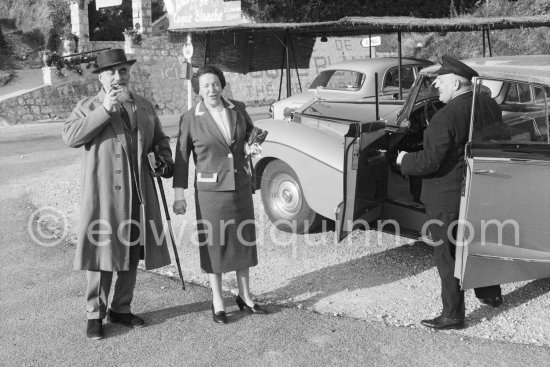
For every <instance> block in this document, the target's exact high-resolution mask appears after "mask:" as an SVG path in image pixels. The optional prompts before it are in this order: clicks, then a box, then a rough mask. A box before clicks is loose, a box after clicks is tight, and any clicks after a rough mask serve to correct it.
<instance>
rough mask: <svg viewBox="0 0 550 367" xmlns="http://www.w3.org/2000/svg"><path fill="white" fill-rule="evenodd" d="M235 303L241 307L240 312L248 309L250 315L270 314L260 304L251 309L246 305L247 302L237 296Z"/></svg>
mask: <svg viewBox="0 0 550 367" xmlns="http://www.w3.org/2000/svg"><path fill="white" fill-rule="evenodd" d="M235 302H237V306H239V310H241V311H243V310H244V309H246V310H247V311H248V312H250V313H255V314H260V315H266V314H267V313H268V312H267V310H264V309H263V308H261V307H260V306H259V305H258V304H256V303H255V304H254V306H252V307H250V306H249V305H247V304H246V302H245V301H243V299H242V298H241V296H237V298H236V299H235Z"/></svg>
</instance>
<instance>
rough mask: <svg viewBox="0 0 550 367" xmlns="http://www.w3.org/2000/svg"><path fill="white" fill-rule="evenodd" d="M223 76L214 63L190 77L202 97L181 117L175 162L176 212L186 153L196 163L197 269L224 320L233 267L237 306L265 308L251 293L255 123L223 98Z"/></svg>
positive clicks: (181, 203) (217, 316)
mask: <svg viewBox="0 0 550 367" xmlns="http://www.w3.org/2000/svg"><path fill="white" fill-rule="evenodd" d="M225 84H226V83H225V78H224V75H223V73H222V71H221V70H220V69H218V68H217V67H215V66H212V65H205V66H203V67H201V68H200V69H199V70H198V71H197V73H196V74H195V76H194V77H193V79H192V85H193V90H194V92H195V93H196V94H198V95H199V96H200V97H201V100H200V102H199V103H198V104H197V105H196V106H195V107H194V108H192V109H190V110H189V111H187V112H186V113H185V114H184V115H183V116H182V117H181V119H180V129H179V136H178V142H177V146H176V159H175V162H176V163H175V167H174V192H175V201H174V207H173V209H174V213H176V214H185V212H186V208H187V203H186V201H185V198H184V190H185V189H186V188H187V182H188V174H189V155H190V154H191V153H193V159H194V162H195V180H194V181H195V204H196V213H197V227H198V228H197V229H198V233H199V242H200V247H199V251H200V263H201V269H202V270H203V271H205V272H206V273H208V275H209V279H210V286H211V288H212V295H213V302H212V314H213V319H214V321H215V322H217V323H224V324H225V323H227V316H226V314H225V309H224V304H223V296H222V273H226V272H229V271H233V270H234V271H236V275H237V283H238V285H239V295H238V296H237V298H236V302H237V305H238V306H239V309H240V310H241V311H243V310H246V311H248V312H251V313H255V314H265V313H267V312H266V311H265V310H264V309H263V308H261V307H260V306H259V305H257V304H255V303H254V301H253V300H252V298H251V296H250V288H249V268H250V267H251V266H255V265H257V264H258V256H257V252H256V227H255V223H254V206H253V203H252V189H251V187H250V185H251V183H250V169H249V166H248V160H247V157H246V154H247V153H248V152H245V149H246V148H245V142H246V139H247V138H248V135H249V134H250V132H251V130H252V128H253V125H252V120H251V119H250V116H249V115H248V113H247V112H246V110H245V106H244V104H243V103H242V102H238V101H233V100H229V99H227V98H224V97H222V91H223V89H224V87H225Z"/></svg>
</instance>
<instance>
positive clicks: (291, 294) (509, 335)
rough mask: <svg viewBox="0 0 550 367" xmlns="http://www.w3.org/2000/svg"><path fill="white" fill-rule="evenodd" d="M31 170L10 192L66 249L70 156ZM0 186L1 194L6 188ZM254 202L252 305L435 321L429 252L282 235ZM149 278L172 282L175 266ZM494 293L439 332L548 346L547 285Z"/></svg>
mask: <svg viewBox="0 0 550 367" xmlns="http://www.w3.org/2000/svg"><path fill="white" fill-rule="evenodd" d="M172 142H173V143H174V139H172ZM67 149H70V148H67ZM35 154H39V153H35ZM27 160H29V161H32V160H33V156H32V154H31V155H29V156H26V157H24V156H21V162H20V163H21V164H24V163H25V162H26V161H27ZM31 173H32V172H31ZM31 173H28V174H26V175H24V176H22V177H19V178H17V179H13V180H12V182H10V185H18V186H23V187H25V188H26V189H27V192H28V195H29V199H30V200H31V202H32V203H33V205H34V206H35V207H36V208H43V207H45V206H50V207H53V208H55V210H57V211H59V212H60V213H62V216H63V217H65V218H66V219H67V224H68V228H69V231H68V233H67V234H66V235H65V234H64V231H63V228H62V227H63V226H62V225H61V222H52V221H51V220H50V221H48V219H47V217H46V216H44V215H42V220H40V223H38V222H37V221H36V220H35V221H34V222H32V223H31V225H33V226H35V227H36V226H37V225H38V227H39V228H41V229H42V230H44V231H46V232H47V233H57V237H63V241H62V242H61V243H60V244H59V245H57V246H74V245H73V243H74V240H75V236H76V235H75V233H76V228H77V223H78V195H79V158H77V157H74V156H73V158H71V159H70V160H69V161H68V162H64V165H60V166H57V167H55V169H49V170H44V171H43V172H40V174H34V175H33V174H31ZM190 176H191V177H192V175H190ZM5 187H6V190H9V185H7V186H5ZM164 187H165V190H166V194H167V198H168V200H169V205H170V206H171V202H172V199H173V192H172V189H171V188H170V187H171V180H165V181H164ZM190 187H192V185H190ZM186 196H187V202H188V204H189V207H188V213H187V214H186V215H185V216H177V217H176V216H174V215H172V213H171V215H172V219H173V221H172V222H173V225H174V231H175V234H176V237H177V239H178V240H177V242H178V251H179V256H180V260H181V264H182V267H183V269H184V277H185V278H186V280H187V281H191V282H194V283H197V284H202V285H207V277H206V274H203V273H201V271H200V269H199V260H198V249H197V248H196V239H195V237H196V236H195V235H196V227H195V226H194V225H193V221H194V217H195V212H194V207H193V205H194V200H193V190H187V192H186ZM254 204H255V214H256V220H257V234H258V239H259V243H258V245H259V248H258V253H259V265H258V266H256V267H254V268H252V269H251V287H252V291H253V293H254V294H255V296H256V299H257V300H259V301H262V302H266V303H273V304H279V305H284V306H288V307H296V308H298V309H303V310H309V311H312V312H320V313H325V314H331V315H334V316H337V317H348V318H357V319H363V320H368V321H376V322H380V323H383V324H387V325H391V326H397V327H403V328H422V326H420V325H419V321H420V320H421V319H424V318H431V317H433V316H436V315H437V314H439V312H440V298H439V289H440V288H439V280H438V276H437V272H436V269H435V267H434V260H433V258H432V254H431V252H432V249H431V248H430V247H429V246H427V245H424V244H419V243H415V241H413V240H411V239H408V238H403V237H398V236H393V235H389V234H385V233H380V232H376V231H362V230H356V231H354V232H353V233H352V234H351V235H350V236H349V237H348V238H346V240H344V241H343V242H341V243H339V244H337V243H335V242H334V231H333V230H331V229H330V227H327V229H326V231H321V232H320V233H316V234H310V235H291V234H288V233H284V232H280V231H278V230H277V229H276V228H275V227H273V226H272V225H271V224H270V222H269V220H268V219H267V216H266V215H265V213H264V211H263V207H262V204H261V199H260V196H259V193H256V194H255V195H254ZM158 272H160V273H162V274H164V275H166V276H170V277H174V276H176V277H177V271H176V268H175V266H169V267H166V268H162V269H160V270H159V271H158ZM224 287H225V288H226V289H227V290H230V291H233V292H234V291H235V290H236V281H235V277H234V274H227V275H226V276H224ZM503 294H504V297H505V304H504V306H502V307H501V308H499V309H492V308H489V307H488V306H484V305H481V304H480V303H479V302H478V301H477V299H476V298H475V296H474V295H473V291H468V292H467V297H466V307H467V322H468V327H467V328H466V329H464V330H458V331H456V330H455V331H444V333H452V334H455V335H458V336H460V337H461V338H462V337H464V338H465V339H468V338H470V337H477V338H485V339H490V340H496V341H503V342H513V343H524V344H530V345H538V346H546V347H549V346H550V279H545V280H538V281H531V282H522V283H513V284H505V285H503Z"/></svg>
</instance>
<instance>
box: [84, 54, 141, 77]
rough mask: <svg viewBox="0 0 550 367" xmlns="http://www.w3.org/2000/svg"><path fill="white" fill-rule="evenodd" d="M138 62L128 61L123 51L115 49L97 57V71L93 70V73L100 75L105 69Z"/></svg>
mask: <svg viewBox="0 0 550 367" xmlns="http://www.w3.org/2000/svg"><path fill="white" fill-rule="evenodd" d="M136 61H137V60H128V59H127V58H126V54H125V53H124V50H123V49H121V48H114V49H112V50H107V51H105V52H102V53H100V54H98V55H97V60H96V63H97V69H95V70H93V71H92V73H95V74H98V73H100V72H102V71H103V70H105V69H108V68H110V67H113V66H116V65H120V64H130V65H132V64H133V63H134V62H136Z"/></svg>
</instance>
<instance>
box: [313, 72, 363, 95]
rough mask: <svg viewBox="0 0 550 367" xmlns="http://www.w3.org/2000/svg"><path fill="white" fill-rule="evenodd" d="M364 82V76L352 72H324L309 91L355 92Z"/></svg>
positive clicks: (318, 76)
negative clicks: (317, 89) (319, 88)
mask: <svg viewBox="0 0 550 367" xmlns="http://www.w3.org/2000/svg"><path fill="white" fill-rule="evenodd" d="M364 81H365V74H363V73H360V72H358V71H352V70H325V71H323V72H321V73H320V74H319V75H317V77H316V78H315V80H313V83H311V85H310V86H309V89H316V88H318V87H321V88H323V89H332V90H347V91H357V90H359V89H361V86H362V85H363V82H364Z"/></svg>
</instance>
